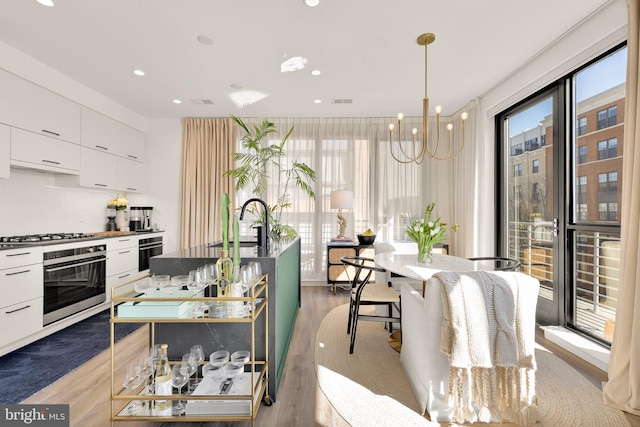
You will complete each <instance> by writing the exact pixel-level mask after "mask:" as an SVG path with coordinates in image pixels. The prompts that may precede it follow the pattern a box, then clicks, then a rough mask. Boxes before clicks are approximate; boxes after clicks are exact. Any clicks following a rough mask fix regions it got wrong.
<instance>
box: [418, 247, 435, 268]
mask: <svg viewBox="0 0 640 427" xmlns="http://www.w3.org/2000/svg"><path fill="white" fill-rule="evenodd" d="M431 261H433V245H430V244H426V243H425V244H420V243H418V262H424V263H429V262H431Z"/></svg>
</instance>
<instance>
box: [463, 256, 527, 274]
mask: <svg viewBox="0 0 640 427" xmlns="http://www.w3.org/2000/svg"><path fill="white" fill-rule="evenodd" d="M467 259H468V260H470V261H493V262H494V268H493V270H494V271H516V270H518V268H520V266H521V265H522V263H521V262H520V261H518V260H517V259H513V258H506V257H499V256H489V257H474V258H467Z"/></svg>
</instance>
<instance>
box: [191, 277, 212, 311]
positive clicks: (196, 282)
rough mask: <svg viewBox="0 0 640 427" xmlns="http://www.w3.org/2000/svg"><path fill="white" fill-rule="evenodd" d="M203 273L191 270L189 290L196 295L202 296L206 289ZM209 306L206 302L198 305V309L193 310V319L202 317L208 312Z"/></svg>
mask: <svg viewBox="0 0 640 427" xmlns="http://www.w3.org/2000/svg"><path fill="white" fill-rule="evenodd" d="M202 275H203V271H202V270H201V269H197V270H191V271H190V272H189V278H188V279H187V289H189V290H190V291H192V292H193V293H194V295H197V296H202V295H201V292H202V290H203V289H204V288H205V285H204V283H205V281H204V278H203V277H202ZM208 308H209V307H207V304H205V303H204V301H200V302H198V303H196V308H194V309H193V313H192V316H193V317H202V316H204V312H205V311H207V310H208Z"/></svg>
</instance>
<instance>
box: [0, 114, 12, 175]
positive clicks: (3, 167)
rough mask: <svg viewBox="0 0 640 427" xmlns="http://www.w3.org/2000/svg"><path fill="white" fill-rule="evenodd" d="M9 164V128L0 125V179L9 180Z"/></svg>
mask: <svg viewBox="0 0 640 427" xmlns="http://www.w3.org/2000/svg"><path fill="white" fill-rule="evenodd" d="M10 164H11V128H9V126H5V125H0V178H9V174H10V167H9V166H10Z"/></svg>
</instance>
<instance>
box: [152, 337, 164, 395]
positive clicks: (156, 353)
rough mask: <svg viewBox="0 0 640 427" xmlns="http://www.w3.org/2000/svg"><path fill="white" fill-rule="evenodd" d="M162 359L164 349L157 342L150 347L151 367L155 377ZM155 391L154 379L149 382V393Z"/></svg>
mask: <svg viewBox="0 0 640 427" xmlns="http://www.w3.org/2000/svg"><path fill="white" fill-rule="evenodd" d="M160 359H162V350H161V348H160V344H155V345H153V346H151V347H149V367H150V368H151V376H152V377H154V378H155V374H156V371H157V370H158V364H159V363H160ZM153 393H155V390H154V381H151V384H149V394H153Z"/></svg>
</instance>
